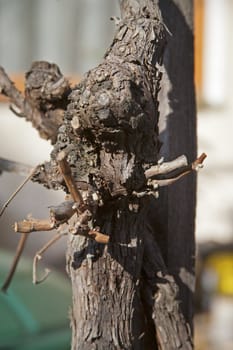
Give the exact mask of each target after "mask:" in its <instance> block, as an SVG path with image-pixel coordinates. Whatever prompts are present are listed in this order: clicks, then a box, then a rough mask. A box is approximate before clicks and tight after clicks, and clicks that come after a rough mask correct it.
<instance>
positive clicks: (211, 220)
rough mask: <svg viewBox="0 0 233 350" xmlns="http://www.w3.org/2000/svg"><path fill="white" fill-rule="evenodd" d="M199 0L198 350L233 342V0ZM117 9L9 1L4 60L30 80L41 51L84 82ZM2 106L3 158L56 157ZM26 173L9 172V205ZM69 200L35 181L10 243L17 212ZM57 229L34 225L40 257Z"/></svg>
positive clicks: (5, 231)
mask: <svg viewBox="0 0 233 350" xmlns="http://www.w3.org/2000/svg"><path fill="white" fill-rule="evenodd" d="M184 1H186V0H184ZM194 4H195V81H196V89H197V103H198V142H199V153H201V152H205V153H207V155H208V158H207V160H206V162H205V168H204V170H203V171H201V172H200V173H199V181H198V203H197V218H196V238H197V254H198V256H197V257H198V259H197V293H196V310H197V314H196V336H195V337H196V349H200V350H201V349H207V350H208V349H220V348H221V349H226V350H227V349H232V348H233V186H232V183H231V181H232V177H233V162H232V161H233V156H232V151H231V147H233V137H232V131H233V84H232V81H233V65H232V61H233V35H232V32H233V21H232V14H233V1H232V0H194ZM117 15H119V8H118V4H117V1H116V0H98V1H96V0H69V1H68V2H67V1H66V0H49V1H46V0H37V1H31V0H0V33H1V35H0V65H1V66H3V67H4V68H5V70H6V71H7V72H8V73H9V74H10V76H11V78H12V79H13V80H14V81H15V82H16V85H17V86H18V87H21V88H22V86H23V80H24V72H25V71H27V70H28V69H29V67H30V65H31V62H32V61H34V60H47V61H50V62H55V63H57V64H58V65H59V67H60V68H61V70H62V72H63V74H64V75H66V76H68V77H70V78H72V81H74V82H75V81H78V80H79V78H80V77H81V76H82V74H83V73H84V72H85V71H87V70H88V69H90V68H92V67H94V66H95V65H97V64H98V63H99V62H100V61H101V59H102V57H103V54H104V52H105V50H106V48H107V47H108V45H109V44H110V42H111V39H112V36H113V33H114V23H113V22H112V21H110V17H111V16H117ZM0 115H1V124H0V125H1V127H0V157H3V158H6V159H10V160H15V161H19V162H22V163H26V164H29V165H37V164H38V163H42V162H44V161H45V160H48V159H49V154H50V151H51V145H50V144H49V143H48V142H46V141H44V140H42V139H40V138H39V136H38V134H37V132H36V131H35V130H33V128H32V127H31V125H30V124H29V123H27V122H25V121H24V120H23V119H20V118H18V117H16V116H14V115H13V114H12V113H11V112H10V111H9V109H8V104H7V103H6V101H4V100H3V99H2V100H1V101H0ZM22 180H23V178H22V177H20V176H19V175H17V174H14V173H5V172H4V173H2V175H1V176H0V194H1V196H0V205H2V204H3V203H5V201H6V200H7V199H8V198H9V196H10V194H11V193H12V192H13V191H14V190H15V189H16V187H17V186H18V185H19V184H20V182H21V181H22ZM63 199H64V194H63V193H60V192H53V191H47V190H46V189H44V188H42V187H41V186H39V185H36V184H31V183H28V184H27V185H26V186H25V187H24V188H23V190H22V191H21V192H20V193H19V194H18V196H17V197H16V198H15V200H14V201H13V202H12V203H11V204H10V206H9V208H8V209H7V211H6V212H5V214H4V216H3V217H2V218H1V222H0V227H1V231H0V244H1V245H0V247H1V249H3V248H4V249H7V250H8V251H13V250H14V249H15V247H16V244H17V239H18V237H17V236H16V234H14V233H13V230H12V224H13V223H14V222H15V221H17V220H21V219H22V218H26V217H27V215H28V214H29V213H30V214H32V216H34V217H36V218H46V217H47V215H48V206H49V205H54V204H58V203H60V202H61V201H63ZM52 235H53V233H52V232H50V233H35V234H32V235H31V236H30V238H29V241H28V244H27V247H26V250H25V254H26V255H27V256H29V257H30V256H31V257H32V256H33V255H34V254H35V252H36V250H37V249H39V248H40V247H41V246H42V245H43V244H44V243H45V242H46V241H47V240H48V239H49V238H50V237H51V236H52ZM65 247H66V238H63V239H62V240H61V241H60V242H58V243H56V245H55V246H53V247H52V248H51V249H50V251H49V253H47V254H45V257H44V262H45V264H46V266H49V267H52V269H54V268H58V269H59V270H60V271H62V272H63V273H64V275H65V268H64V266H65ZM2 257H3V254H1V256H0V260H1V259H2ZM1 264H2V262H1ZM64 278H66V277H64ZM66 281H67V282H64V283H67V285H68V283H69V282H68V279H66ZM67 322H68V321H67ZM0 348H1V347H0Z"/></svg>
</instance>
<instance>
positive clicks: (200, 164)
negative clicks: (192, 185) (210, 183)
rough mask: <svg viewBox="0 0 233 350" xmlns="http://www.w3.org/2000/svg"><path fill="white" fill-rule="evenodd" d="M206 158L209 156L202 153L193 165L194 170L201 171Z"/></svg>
mask: <svg viewBox="0 0 233 350" xmlns="http://www.w3.org/2000/svg"><path fill="white" fill-rule="evenodd" d="M206 157H207V154H206V153H202V154H201V155H200V157H198V158H197V159H196V160H195V161H194V162H193V163H192V169H193V170H196V171H197V170H198V169H200V168H203V166H204V165H203V162H204V160H205V159H206Z"/></svg>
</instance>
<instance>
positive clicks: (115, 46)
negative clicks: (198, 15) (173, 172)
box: [5, 0, 194, 350]
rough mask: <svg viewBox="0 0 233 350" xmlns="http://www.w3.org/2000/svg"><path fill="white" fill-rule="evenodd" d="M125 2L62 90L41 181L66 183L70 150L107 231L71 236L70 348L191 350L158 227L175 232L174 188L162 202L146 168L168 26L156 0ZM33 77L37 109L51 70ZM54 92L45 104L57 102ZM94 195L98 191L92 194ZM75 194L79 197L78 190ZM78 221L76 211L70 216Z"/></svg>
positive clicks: (95, 225) (91, 226)
mask: <svg viewBox="0 0 233 350" xmlns="http://www.w3.org/2000/svg"><path fill="white" fill-rule="evenodd" d="M172 3H173V2H172ZM120 6H121V13H122V19H117V18H115V22H116V27H117V30H116V34H115V37H114V40H113V43H112V45H111V46H110V48H109V50H108V51H107V53H106V55H105V58H104V60H103V62H102V63H101V64H100V65H99V66H98V67H96V68H94V69H92V70H91V71H89V72H88V73H87V74H86V76H85V77H84V79H83V80H82V81H81V82H80V84H78V85H77V86H76V87H75V88H74V89H73V90H72V92H71V94H70V95H69V104H68V105H67V103H68V100H67V96H66V94H65V96H63V97H62V101H63V99H64V101H65V103H64V106H63V107H64V109H65V106H66V105H67V108H66V111H65V113H64V116H63V121H62V124H61V126H60V127H59V130H58V133H57V139H56V143H55V145H54V149H53V151H52V154H51V161H50V162H48V163H46V164H43V165H42V166H40V167H38V169H37V173H36V174H35V175H34V181H37V182H39V183H43V184H44V185H46V186H47V187H50V188H63V189H64V190H65V191H66V192H68V190H69V186H68V182H67V181H64V176H62V173H64V169H63V170H62V171H61V166H59V155H60V154H61V152H65V154H66V161H67V164H68V165H69V167H70V168H69V176H70V177H71V185H74V187H76V186H77V191H81V195H82V196H83V198H84V200H83V201H81V202H82V205H83V206H84V210H86V208H88V210H89V209H90V210H91V215H90V216H89V219H88V218H86V220H84V221H85V222H84V223H85V230H87V228H88V230H90V231H91V230H96V231H97V232H99V231H100V232H101V233H102V234H104V235H108V236H109V243H108V244H106V245H104V244H100V243H98V242H96V241H94V240H90V239H89V238H88V237H87V235H86V236H85V237H83V236H81V235H79V234H78V233H79V232H78V230H77V232H75V235H69V238H68V249H67V270H68V273H69V275H70V278H71V282H72V290H73V308H72V313H71V324H72V332H73V333H72V334H73V336H72V349H73V350H78V349H80V350H85V349H88V350H89V349H101V350H104V349H140V350H141V349H162V350H171V349H191V348H192V337H191V334H190V327H189V324H188V323H187V321H186V319H185V317H184V315H183V313H182V311H181V308H180V302H179V300H178V294H179V288H178V285H177V282H176V280H175V278H174V277H173V275H172V274H171V272H170V270H169V267H170V266H169V263H170V262H169V259H168V252H167V251H169V249H171V248H170V243H169V244H168V241H166V249H167V251H165V249H164V245H163V244H161V243H164V242H162V240H161V232H162V234H163V235H164V237H166V239H168V229H167V225H168V219H167V218H166V217H165V216H164V213H166V211H168V201H166V200H167V196H166V195H165V201H164V198H162V201H160V202H159V201H158V200H157V199H156V197H157V189H156V188H155V189H154V190H153V188H152V189H151V188H150V187H148V181H147V180H148V179H147V175H146V174H148V172H149V171H151V169H153V171H154V169H157V168H155V167H154V166H156V165H157V162H158V158H159V156H160V154H159V152H160V148H161V143H160V141H159V128H158V121H159V97H158V95H159V91H160V88H161V79H162V73H163V71H164V69H163V67H162V64H163V56H164V49H165V45H166V37H167V28H166V26H165V25H164V22H163V20H162V16H161V14H160V10H159V5H158V1H152V0H121V1H120ZM171 40H172V39H171ZM31 74H32V75H31ZM30 76H31V78H32V84H31V83H30ZM34 77H35V81H34V80H33V79H34ZM28 79H29V80H28V84H29V83H30V84H29V85H30V86H28V87H27V89H26V98H28V99H29V100H30V101H34V104H33V103H31V106H32V105H33V108H34V107H35V108H36V110H38V111H39V112H40V111H42V105H43V104H41V101H43V102H44V101H47V95H46V96H44V95H43V93H44V90H43V89H42V90H41V87H42V86H46V87H47V79H45V81H43V79H44V75H43V74H42V76H40V75H39V76H38V75H37V72H35V74H34V73H33V72H32V73H30V74H29V75H28ZM37 79H38V86H39V88H38V90H37ZM58 81H60V80H58ZM52 85H53V87H54V84H52ZM55 85H56V84H55ZM58 85H59V84H58ZM31 86H32V89H31ZM59 86H60V85H59ZM55 87H56V86H55ZM46 91H47V90H46ZM65 91H66V89H65ZM5 93H6V92H5ZM6 94H7V93H6ZM8 95H9V94H8ZM49 96H50V98H49V99H48V108H47V109H46V111H47V110H48V111H50V109H51V107H52V106H54V105H53V103H54V99H53V97H52V96H51V95H49ZM17 98H18V97H17ZM55 100H56V98H55ZM51 101H52V102H51ZM30 108H32V107H30ZM53 108H54V107H53ZM29 115H31V114H30V113H29ZM43 118H44V115H43ZM43 120H44V119H43ZM52 120H53V118H52ZM55 124H56V123H55ZM34 126H35V127H36V128H38V129H39V130H40V126H39V125H38V124H36V123H34ZM46 128H47V127H46ZM181 129H182V126H181ZM177 133H178V135H180V130H179V131H178V132H177ZM164 141H165V144H166V138H165V139H164ZM193 146H194V145H193ZM183 152H186V149H185V148H184V149H183V150H182V152H181V153H183ZM168 154H169V155H170V153H168ZM176 156H178V154H177V155H176ZM185 164H186V163H185ZM70 170H71V172H70ZM63 175H64V174H63ZM73 181H74V182H73ZM77 191H76V192H77ZM186 191H187V188H186ZM77 193H79V192H77ZM93 196H94V197H95V198H97V200H95V201H92V202H90V198H91V197H93ZM73 197H74V196H73ZM73 199H74V200H75V201H76V202H78V203H76V204H78V205H80V198H79V199H78V200H76V199H75V198H73ZM90 203H91V204H90ZM161 203H162V204H163V205H164V207H163V208H162V210H161V208H160V205H161ZM78 205H77V207H76V209H77V213H78V214H80V212H79V207H78ZM178 205H179V204H176V206H178ZM85 206H86V207H85ZM169 210H170V208H169ZM152 211H153V213H152ZM161 213H162V214H161ZM169 215H170V214H169ZM164 217H165V219H164ZM169 217H170V216H169ZM161 218H163V220H164V221H163V220H161ZM88 220H89V221H88ZM77 221H78V218H77V216H75V215H74V216H72V218H71V219H70V222H69V225H70V226H72V225H73V227H74V226H75V223H76V224H77ZM164 222H165V224H164ZM169 224H170V223H169ZM75 227H77V225H76V226H75ZM80 227H81V226H80ZM80 230H81V228H80ZM174 230H176V229H175V228H174ZM191 233H192V232H191ZM76 234H78V235H76ZM187 239H188V238H187ZM184 267H185V266H184Z"/></svg>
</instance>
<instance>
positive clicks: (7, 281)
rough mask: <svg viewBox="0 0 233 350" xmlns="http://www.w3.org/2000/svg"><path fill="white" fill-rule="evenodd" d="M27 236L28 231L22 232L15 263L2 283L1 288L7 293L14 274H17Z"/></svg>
mask: <svg viewBox="0 0 233 350" xmlns="http://www.w3.org/2000/svg"><path fill="white" fill-rule="evenodd" d="M27 238H28V235H27V234H26V233H22V234H21V237H20V240H19V243H18V246H17V249H16V252H15V256H14V260H13V263H12V265H11V268H10V271H9V273H8V275H7V277H6V279H5V281H4V283H3V285H2V288H1V290H2V291H3V292H5V293H6V291H7V289H8V288H9V286H10V283H11V281H12V278H13V276H14V274H15V271H16V268H17V265H18V262H19V259H20V257H21V255H22V252H23V250H24V247H25V244H26V241H27Z"/></svg>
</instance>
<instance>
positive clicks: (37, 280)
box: [32, 233, 66, 284]
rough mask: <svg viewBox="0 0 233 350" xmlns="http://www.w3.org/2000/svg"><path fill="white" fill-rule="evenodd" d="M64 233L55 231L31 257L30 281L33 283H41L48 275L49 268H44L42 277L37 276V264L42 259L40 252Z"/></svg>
mask: <svg viewBox="0 0 233 350" xmlns="http://www.w3.org/2000/svg"><path fill="white" fill-rule="evenodd" d="M65 234H66V233H57V234H56V235H55V236H54V237H53V238H52V239H50V240H49V241H48V242H47V243H46V244H45V245H44V246H43V247H42V248H41V249H40V250H39V251H38V252H37V253H36V255H35V257H34V259H33V267H32V271H33V272H32V281H33V283H34V284H39V283H42V282H44V281H45V280H46V278H47V277H48V275H49V273H50V270H49V269H47V268H46V269H45V274H44V276H43V277H42V278H40V279H38V278H37V265H38V262H39V261H40V260H41V259H42V254H43V253H44V252H45V251H46V250H47V249H49V248H50V247H51V246H52V245H53V244H54V243H55V242H57V241H58V240H59V239H60V238H61V237H63V236H64V235H65Z"/></svg>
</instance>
